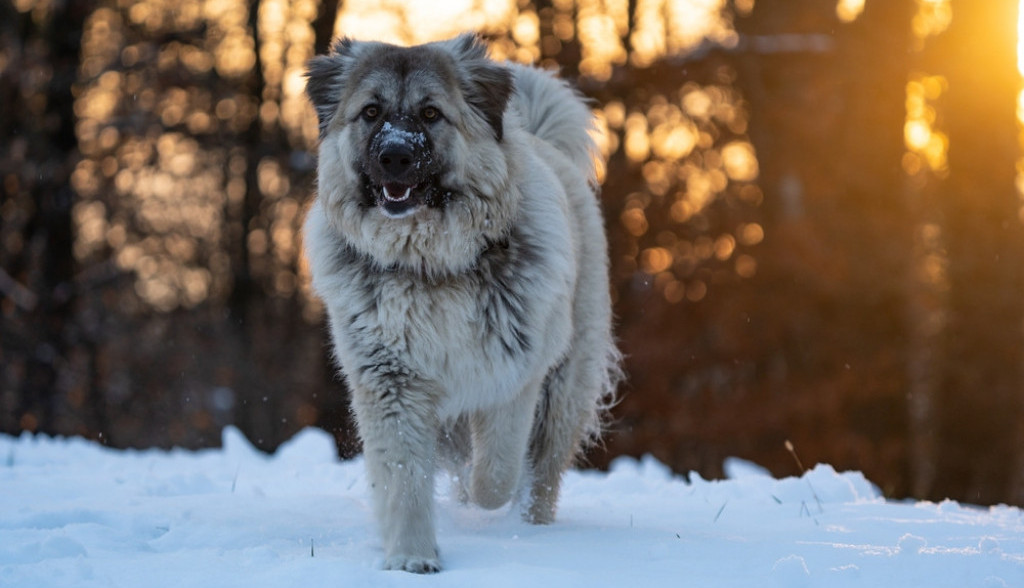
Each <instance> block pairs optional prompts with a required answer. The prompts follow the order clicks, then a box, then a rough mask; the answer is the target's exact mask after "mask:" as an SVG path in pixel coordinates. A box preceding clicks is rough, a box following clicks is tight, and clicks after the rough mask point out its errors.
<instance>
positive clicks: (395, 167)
mask: <svg viewBox="0 0 1024 588" xmlns="http://www.w3.org/2000/svg"><path fill="white" fill-rule="evenodd" d="M377 161H378V162H379V163H380V167H381V169H382V170H384V173H385V174H387V175H389V176H391V177H395V178H399V177H402V176H404V175H405V174H406V173H407V172H408V171H409V169H410V168H411V167H412V165H413V161H415V154H414V153H413V151H412V147H410V146H409V145H406V144H404V143H390V144H388V145H387V146H386V147H385V148H384V149H383V150H381V152H380V155H378V156H377Z"/></svg>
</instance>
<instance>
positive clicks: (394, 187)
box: [383, 182, 412, 202]
mask: <svg viewBox="0 0 1024 588" xmlns="http://www.w3.org/2000/svg"><path fill="white" fill-rule="evenodd" d="M383 188H384V199H385V200H390V201H391V202H402V201H404V200H408V199H409V195H410V194H412V186H407V185H405V184H396V183H390V182H389V183H387V184H384V186H383Z"/></svg>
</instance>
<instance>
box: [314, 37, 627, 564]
mask: <svg viewBox="0 0 1024 588" xmlns="http://www.w3.org/2000/svg"><path fill="white" fill-rule="evenodd" d="M308 67H309V69H308V72H307V77H308V80H307V86H306V89H307V93H308V95H309V97H310V99H311V100H312V102H313V105H314V106H315V108H316V112H317V115H318V118H319V122H320V149H319V170H318V183H319V184H318V186H319V187H318V196H317V198H316V200H315V201H314V202H313V204H312V205H311V208H310V209H309V212H308V216H307V219H306V224H305V248H306V253H307V255H308V258H309V261H310V264H311V268H312V274H313V287H314V289H315V291H316V292H317V294H318V295H319V296H320V297H321V298H322V299H323V300H324V303H325V304H326V307H327V311H328V314H329V317H330V325H331V335H332V338H333V341H334V351H335V356H336V360H337V363H338V364H339V366H340V368H341V371H342V373H343V375H344V376H345V379H346V381H347V383H348V386H349V388H350V389H351V393H352V408H353V412H354V414H355V417H356V422H357V425H358V429H359V435H360V437H361V439H362V443H363V450H364V455H365V459H366V466H367V470H368V476H369V481H370V483H371V485H372V494H373V497H374V502H375V507H376V516H377V519H378V523H379V526H380V531H381V536H382V540H383V544H384V549H385V551H386V556H385V561H384V567H385V568H388V569H401V570H407V571H410V572H421V573H422V572H435V571H438V570H439V569H440V561H439V557H438V550H437V541H436V538H435V532H434V523H433V498H434V497H433V488H434V472H435V467H436V465H438V464H442V465H445V466H446V467H448V468H449V470H451V471H452V472H453V479H454V480H455V481H456V483H457V484H458V488H459V493H460V496H461V497H462V498H463V499H465V500H468V501H472V502H473V503H476V504H478V505H480V506H481V507H483V508H488V509H493V508H498V507H500V506H502V505H504V504H506V503H508V502H509V501H510V500H517V501H518V503H519V504H520V505H521V507H522V512H523V516H524V518H525V519H526V520H528V521H531V522H534V523H549V522H551V521H552V520H553V519H554V515H555V505H556V502H557V499H558V491H559V484H560V481H561V476H562V474H563V472H564V471H565V470H566V469H567V468H568V467H569V466H570V465H571V463H572V461H573V459H574V457H575V456H576V455H577V454H578V453H579V452H580V450H581V448H583V447H585V446H586V444H587V443H588V442H591V441H593V440H594V439H596V438H597V436H598V435H599V433H600V429H601V416H602V413H603V412H605V410H606V409H607V407H608V405H609V403H610V402H612V401H613V397H614V389H615V385H616V383H617V381H618V379H619V375H620V371H619V357H620V356H619V353H618V351H617V349H616V347H615V344H614V341H613V338H612V332H611V331H612V328H611V326H612V325H611V323H612V320H611V310H610V306H611V302H610V296H609V286H608V253H607V241H606V238H605V235H604V228H603V225H602V219H601V213H600V209H599V207H598V201H597V198H596V197H595V194H594V187H595V185H596V182H595V170H594V153H595V149H594V144H593V141H592V140H591V138H590V136H589V135H588V130H589V129H590V128H591V126H592V124H593V119H592V116H591V114H590V111H589V110H588V109H587V107H586V105H585V104H584V103H583V102H582V101H581V99H580V98H579V97H578V96H577V95H576V94H575V93H574V92H573V91H572V90H570V89H569V88H568V87H567V86H566V85H565V84H564V83H562V82H560V81H558V80H557V79H555V78H554V77H552V76H551V75H549V74H547V73H545V72H543V71H541V70H539V69H535V68H529V67H524V66H518V65H512V64H503V63H497V62H494V61H492V60H490V59H488V58H487V56H486V50H485V47H484V46H483V45H482V44H481V43H480V42H479V41H478V40H477V38H476V37H475V36H472V35H463V36H460V37H457V38H455V39H451V40H448V41H443V42H438V43H429V44H425V45H419V46H416V47H408V48H402V47H397V46H394V45H388V44H384V43H377V42H360V41H353V40H349V39H344V40H340V41H337V42H336V43H335V44H334V46H333V48H332V51H331V53H330V54H329V55H325V56H318V57H315V58H314V59H312V60H311V61H310V62H309V66H308Z"/></svg>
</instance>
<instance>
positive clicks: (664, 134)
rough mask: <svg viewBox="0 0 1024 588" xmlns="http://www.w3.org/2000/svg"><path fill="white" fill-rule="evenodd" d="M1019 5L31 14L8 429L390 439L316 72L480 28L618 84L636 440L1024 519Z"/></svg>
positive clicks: (624, 423) (296, 2)
mask: <svg viewBox="0 0 1024 588" xmlns="http://www.w3.org/2000/svg"><path fill="white" fill-rule="evenodd" d="M1017 23H1018V6H1017V2H1016V1H1015V0H985V1H978V0H974V1H969V0H953V1H950V0H867V1H866V2H865V1H864V0H838V1H837V0H536V1H531V0H451V1H448V2H440V1H436V0H415V1H408V2H403V1H400V0H341V1H340V2H338V3H335V2H333V1H331V0H327V1H322V2H321V1H317V0H254V1H250V2H243V1H242V0H7V1H4V2H2V3H0V193H2V195H3V199H2V203H0V242H2V245H0V325H2V329H0V370H2V372H0V432H5V433H10V434H19V433H21V432H23V431H30V432H37V431H38V432H46V433H50V434H60V435H81V436H85V437H88V438H93V439H99V440H101V441H102V442H104V443H107V444H109V445H111V446H115V447H150V446H159V447H171V446H183V447H193V448H194V447H203V446H210V445H216V444H218V443H219V442H220V430H221V428H222V427H224V426H225V425H227V424H234V425H237V426H238V427H240V428H241V429H242V430H243V431H244V432H245V433H246V434H247V435H248V436H249V438H250V439H252V441H253V442H254V443H256V444H258V446H259V447H261V448H263V449H266V450H268V451H269V450H273V449H274V448H275V447H276V446H277V445H278V444H279V443H281V442H282V441H284V440H285V439H287V438H288V437H290V436H291V435H292V434H294V433H295V432H296V430H298V429H299V428H301V427H305V426H319V427H323V428H325V429H327V430H328V431H331V432H333V433H334V435H335V436H336V438H337V439H338V444H339V448H340V450H341V452H342V454H343V455H351V454H353V453H354V452H356V451H358V444H357V442H356V441H355V439H354V438H353V433H352V428H351V425H350V423H349V421H348V409H347V405H346V396H345V393H344V387H343V383H342V382H340V381H339V380H338V378H336V377H335V376H334V375H333V370H332V369H331V367H330V364H329V352H328V349H327V337H326V332H325V329H324V326H323V321H324V317H323V313H322V311H321V308H320V306H319V304H318V302H317V301H316V300H315V299H313V298H312V297H311V295H310V291H309V288H308V275H307V268H306V266H305V264H304V262H303V260H302V258H301V255H300V251H301V246H300V243H301V242H300V239H301V236H300V232H299V227H300V223H301V219H302V215H303V208H304V206H305V204H306V203H307V202H308V201H309V199H310V197H311V194H312V192H313V189H314V186H313V178H314V168H315V144H316V131H317V129H316V120H315V116H314V115H313V112H312V109H311V108H310V106H309V105H308V104H307V103H306V99H305V97H304V95H303V87H304V79H303V77H302V73H303V68H304V63H305V62H306V60H308V59H309V58H310V57H311V56H313V55H314V54H315V53H318V52H323V51H325V50H326V48H327V46H328V44H329V42H330V40H331V38H332V37H334V36H336V35H340V34H345V35H350V36H355V37H357V38H377V39H382V40H389V41H394V42H400V43H406V44H411V43H419V42H423V41H428V40H435V39H439V38H443V37H447V36H450V35H453V34H455V33H457V32H461V31H463V30H478V31H481V32H482V33H483V34H484V35H485V36H486V38H487V39H488V40H489V42H490V44H491V49H492V53H493V55H494V56H495V57H497V58H505V59H513V60H518V61H525V62H536V63H539V64H541V65H542V66H544V67H550V68H559V69H560V70H561V71H562V73H563V74H564V76H566V77H567V78H569V79H570V80H572V81H573V83H575V84H576V85H577V86H578V87H579V88H580V89H581V91H582V92H583V93H585V94H586V95H588V96H590V97H591V98H593V105H594V110H595V113H596V114H597V117H598V119H599V121H600V126H601V129H600V133H599V141H600V144H601V146H602V149H603V150H604V152H605V153H606V155H607V156H608V164H607V167H606V170H605V173H604V174H603V194H602V198H603V206H604V210H605V214H606V219H607V225H608V230H609V233H610V237H611V248H612V250H611V255H612V260H613V283H612V285H611V286H612V288H613V291H614V296H615V303H616V313H617V315H618V317H619V336H620V338H621V346H622V348H623V350H624V351H625V353H626V354H627V355H628V362H627V368H628V373H629V382H628V384H627V385H626V386H625V387H624V389H623V394H624V397H623V400H622V402H621V404H620V405H619V406H618V407H617V408H616V411H615V418H616V421H615V423H614V426H613V429H612V431H611V433H610V434H609V436H608V438H607V443H606V446H605V448H604V449H602V450H599V451H596V452H594V453H593V454H592V455H590V456H589V458H590V459H589V460H590V463H591V464H592V465H594V466H598V467H600V466H604V465H606V464H607V462H608V461H609V460H610V459H611V458H613V457H615V456H617V455H622V454H632V455H639V454H643V453H652V454H653V455H655V456H656V457H657V458H659V459H661V460H663V461H664V462H666V463H668V464H670V465H671V466H672V467H673V468H674V469H675V470H676V471H679V472H686V471H689V470H696V471H698V472H700V473H701V475H702V476H705V477H715V476H719V475H721V464H722V460H723V458H725V457H727V456H731V455H735V456H739V457H743V458H746V459H750V460H753V461H755V462H757V463H760V464H762V465H764V466H766V467H768V468H769V469H771V470H772V471H773V472H774V473H775V474H776V475H790V474H794V473H798V469H797V467H798V466H797V465H796V463H795V461H794V460H793V458H792V456H791V455H790V454H789V453H788V452H787V451H786V449H785V447H784V442H785V441H786V440H787V439H788V440H791V441H792V442H793V444H794V445H795V447H796V451H797V452H798V454H799V456H800V458H801V460H802V462H803V463H804V464H808V465H809V464H813V463H815V462H819V461H821V462H828V463H831V464H833V465H835V466H836V467H837V468H840V469H843V468H856V469H860V470H863V471H864V472H865V473H866V474H867V476H868V477H869V478H870V479H871V480H872V481H874V482H876V483H878V484H880V485H881V486H882V489H883V491H885V492H886V493H887V494H888V495H890V496H894V497H906V496H914V497H919V498H932V499H941V498H945V497H952V498H956V499H960V500H966V501H969V502H973V503H979V504H991V503H997V502H1007V503H1012V504H1017V505H1022V504H1024V241H1022V237H1024V231H1022V228H1024V227H1022V219H1024V216H1022V204H1024V201H1022V199H1021V188H1022V187H1024V180H1022V177H1024V173H1022V170H1024V165H1022V164H1021V153H1022V150H1021V143H1020V135H1021V125H1020V111H1021V110H1024V109H1021V107H1020V104H1022V101H1021V99H1020V97H1019V96H1020V94H1019V92H1020V89H1021V73H1020V72H1019V71H1018V58H1017V49H1018V43H1019V41H1018V31H1017Z"/></svg>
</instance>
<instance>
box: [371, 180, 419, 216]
mask: <svg viewBox="0 0 1024 588" xmlns="http://www.w3.org/2000/svg"><path fill="white" fill-rule="evenodd" d="M427 188H428V183H427V182H420V183H419V184H402V183H398V182H385V183H383V184H381V185H380V187H379V188H378V189H377V205H378V206H379V207H380V209H381V211H383V212H384V214H386V215H387V216H389V217H391V218H402V217H404V216H408V215H410V214H412V213H414V212H416V209H417V208H419V207H420V205H422V204H423V203H424V193H425V192H426V191H427Z"/></svg>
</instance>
